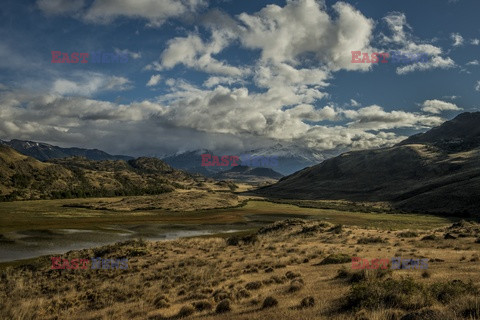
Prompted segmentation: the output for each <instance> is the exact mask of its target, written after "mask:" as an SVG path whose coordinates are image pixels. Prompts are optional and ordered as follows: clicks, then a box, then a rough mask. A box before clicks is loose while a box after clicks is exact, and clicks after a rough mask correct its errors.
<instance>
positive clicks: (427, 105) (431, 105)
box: [422, 99, 462, 114]
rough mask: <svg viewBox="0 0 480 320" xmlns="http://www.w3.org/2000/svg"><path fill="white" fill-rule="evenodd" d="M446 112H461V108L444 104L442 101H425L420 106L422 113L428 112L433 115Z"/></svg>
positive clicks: (452, 104) (451, 104) (447, 103)
mask: <svg viewBox="0 0 480 320" xmlns="http://www.w3.org/2000/svg"><path fill="white" fill-rule="evenodd" d="M447 110H457V111H458V110H462V108H459V107H458V106H457V105H456V104H454V103H450V102H445V101H442V100H436V99H434V100H426V101H424V102H423V104H422V111H425V112H430V113H433V114H439V113H441V112H442V111H447Z"/></svg>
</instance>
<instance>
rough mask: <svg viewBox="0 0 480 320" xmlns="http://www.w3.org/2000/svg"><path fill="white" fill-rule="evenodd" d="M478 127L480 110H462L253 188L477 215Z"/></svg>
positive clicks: (275, 194) (296, 196)
mask: <svg viewBox="0 0 480 320" xmlns="http://www.w3.org/2000/svg"><path fill="white" fill-rule="evenodd" d="M457 128H459V129H458V130H457ZM460 128H461V130H460ZM478 128H480V113H465V114H461V115H459V116H457V117H456V118H455V119H453V120H451V121H447V122H446V123H444V124H442V125H441V126H439V127H437V128H433V129H431V130H430V131H428V132H426V133H424V134H420V135H416V136H412V137H410V138H409V139H407V140H405V141H404V142H403V143H401V144H399V145H396V146H394V147H390V148H382V149H377V150H364V151H355V152H347V153H344V154H342V155H340V156H338V157H335V158H332V159H329V160H326V161H324V162H322V163H321V164H319V165H316V166H313V167H310V168H305V169H303V170H302V171H299V172H297V173H295V174H293V175H290V176H288V177H284V178H282V179H281V180H280V181H279V182H278V183H276V184H274V185H272V186H267V187H264V188H261V189H258V190H257V191H256V192H255V193H256V194H259V195H264V196H269V197H275V198H291V199H336V200H338V199H345V200H352V201H388V202H390V203H391V204H392V205H393V206H394V207H396V208H398V209H403V210H407V211H413V212H432V213H445V214H465V215H478V213H479V212H478V208H479V207H480V157H479V155H480V145H479V143H478V141H480V139H479V137H480V130H478Z"/></svg>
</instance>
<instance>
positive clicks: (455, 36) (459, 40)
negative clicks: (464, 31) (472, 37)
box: [450, 33, 464, 47]
mask: <svg viewBox="0 0 480 320" xmlns="http://www.w3.org/2000/svg"><path fill="white" fill-rule="evenodd" d="M450 38H451V39H452V40H453V46H454V47H459V46H462V45H463V42H464V39H463V37H462V36H461V35H460V33H452V34H450Z"/></svg>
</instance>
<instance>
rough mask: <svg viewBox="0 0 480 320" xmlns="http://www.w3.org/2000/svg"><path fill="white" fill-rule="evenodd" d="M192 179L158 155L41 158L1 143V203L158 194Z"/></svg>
mask: <svg viewBox="0 0 480 320" xmlns="http://www.w3.org/2000/svg"><path fill="white" fill-rule="evenodd" d="M194 182H195V181H194V177H192V176H191V175H190V174H188V173H185V172H183V171H180V170H176V169H173V168H172V167H170V166H169V165H167V164H166V163H164V162H163V161H161V160H159V159H156V158H145V157H143V158H138V159H133V160H129V161H128V162H126V161H123V160H103V161H95V160H88V159H86V158H81V157H73V158H62V159H52V160H49V161H47V162H42V161H39V160H37V159H34V158H32V157H28V156H25V155H23V154H20V153H19V152H17V151H16V150H14V149H13V148H10V147H8V146H6V145H1V144H0V201H1V200H25V199H53V198H75V197H90V196H97V197H103V196H119V195H146V194H160V193H165V192H170V191H173V190H175V189H177V188H185V187H186V186H187V185H191V184H193V183H194Z"/></svg>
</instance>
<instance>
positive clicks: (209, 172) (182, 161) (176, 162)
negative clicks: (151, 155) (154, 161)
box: [162, 149, 231, 177]
mask: <svg viewBox="0 0 480 320" xmlns="http://www.w3.org/2000/svg"><path fill="white" fill-rule="evenodd" d="M207 153H208V154H215V153H214V152H212V151H210V150H207V149H197V150H193V151H185V152H179V153H175V154H172V155H169V156H167V157H165V158H163V159H162V161H164V162H165V163H167V164H169V165H170V166H172V167H173V168H175V169H181V170H185V171H187V172H190V173H194V174H201V175H204V176H206V177H211V176H213V175H215V174H216V173H218V172H221V171H225V170H228V169H229V168H231V167H219V166H210V167H206V166H202V156H201V155H202V154H207Z"/></svg>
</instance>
